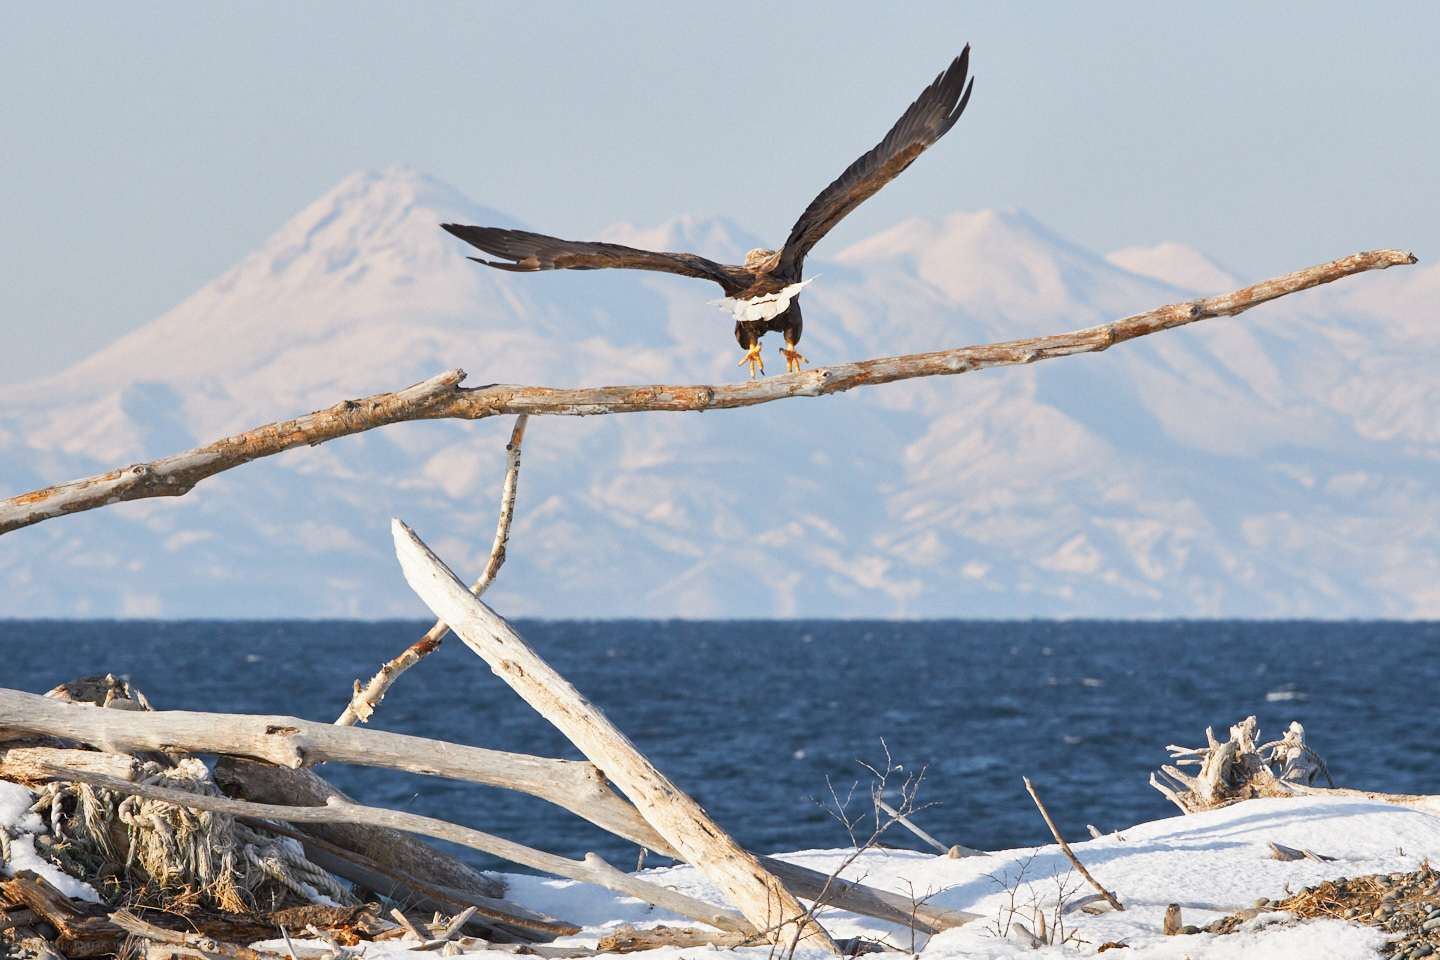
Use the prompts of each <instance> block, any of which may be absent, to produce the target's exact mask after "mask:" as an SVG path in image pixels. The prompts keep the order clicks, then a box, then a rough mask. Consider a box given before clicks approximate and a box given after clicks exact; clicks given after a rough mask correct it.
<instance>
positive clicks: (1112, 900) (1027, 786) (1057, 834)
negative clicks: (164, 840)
mask: <svg viewBox="0 0 1440 960" xmlns="http://www.w3.org/2000/svg"><path fill="white" fill-rule="evenodd" d="M1022 779H1023V780H1024V781H1025V789H1026V790H1029V791H1030V798H1031V799H1032V800H1034V801H1035V806H1037V807H1039V808H1040V816H1042V817H1044V818H1045V825H1046V826H1048V827H1049V828H1050V832H1051V833H1052V834H1054V835H1055V842H1056V843H1058V844H1060V849H1061V850H1062V851H1064V853H1065V856H1066V857H1068V858H1069V860H1070V862H1071V863H1072V864H1074V865H1075V869H1076V870H1079V871H1080V876H1082V877H1084V878H1085V879H1086V880H1087V881H1089V883H1090V886H1092V887H1094V888H1095V889H1096V890H1097V891H1098V892H1099V893H1100V895H1101V896H1102V897H1104V898H1105V899H1106V900H1108V901H1109V902H1110V906H1112V907H1114V908H1115V909H1116V910H1124V909H1125V908H1124V907H1123V906H1121V904H1120V901H1119V900H1117V899H1116V898H1115V894H1113V893H1111V892H1110V891H1109V890H1106V889H1105V888H1104V887H1102V886H1100V881H1099V880H1096V879H1095V878H1094V877H1092V876H1090V871H1089V870H1086V869H1085V864H1083V863H1081V862H1080V859H1079V858H1078V857H1076V856H1075V853H1074V851H1072V850H1071V849H1070V844H1068V843H1066V842H1065V838H1064V837H1062V836H1060V828H1059V827H1057V826H1055V821H1054V820H1051V819H1050V811H1049V810H1046V809H1045V804H1043V803H1041V802H1040V794H1038V793H1036V792H1035V784H1033V783H1031V782H1030V778H1029V777H1023V778H1022Z"/></svg>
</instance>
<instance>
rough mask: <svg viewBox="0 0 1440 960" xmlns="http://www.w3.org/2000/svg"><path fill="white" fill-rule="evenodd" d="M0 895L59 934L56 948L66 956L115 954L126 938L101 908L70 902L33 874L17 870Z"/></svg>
mask: <svg viewBox="0 0 1440 960" xmlns="http://www.w3.org/2000/svg"><path fill="white" fill-rule="evenodd" d="M0 892H3V893H4V895H5V898H6V899H7V900H10V901H11V902H12V903H23V904H25V905H26V906H27V907H29V908H30V909H31V910H32V911H34V912H35V913H36V914H39V915H40V916H42V917H44V918H45V919H46V920H47V921H49V923H50V925H51V926H53V927H54V928H55V930H56V931H57V933H58V936H57V937H56V939H55V947H56V949H58V950H59V951H60V952H61V954H62V955H63V956H65V957H98V956H102V955H104V954H107V953H114V952H115V948H116V947H117V946H118V945H119V942H120V940H121V939H122V938H123V937H124V935H125V934H124V931H122V930H120V929H119V928H117V927H116V926H115V925H114V924H112V923H110V921H109V920H107V919H105V913H104V910H103V908H101V907H99V906H98V905H96V904H90V903H85V902H84V901H80V900H71V899H70V898H69V897H67V896H66V895H65V894H64V893H61V892H60V891H59V890H57V889H56V888H55V887H54V886H53V885H52V884H51V883H50V881H48V880H46V879H45V878H44V877H42V876H40V875H39V874H38V873H34V872H33V871H30V870H18V871H16V873H15V877H14V878H13V879H11V880H5V881H3V882H0Z"/></svg>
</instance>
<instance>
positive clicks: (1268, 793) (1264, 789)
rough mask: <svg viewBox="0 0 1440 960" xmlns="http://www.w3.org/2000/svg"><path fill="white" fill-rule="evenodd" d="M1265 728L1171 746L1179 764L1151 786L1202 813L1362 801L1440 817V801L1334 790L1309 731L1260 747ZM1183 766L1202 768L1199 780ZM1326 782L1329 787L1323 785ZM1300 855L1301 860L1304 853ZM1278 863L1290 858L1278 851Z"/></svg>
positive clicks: (1241, 728)
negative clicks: (1312, 800)
mask: <svg viewBox="0 0 1440 960" xmlns="http://www.w3.org/2000/svg"><path fill="white" fill-rule="evenodd" d="M1259 738H1260V728H1259V725H1258V724H1257V723H1256V721H1255V718H1254V717H1246V718H1245V719H1244V720H1242V721H1240V722H1239V723H1237V724H1235V726H1233V727H1231V728H1230V739H1228V740H1226V741H1224V742H1223V743H1222V742H1220V741H1218V740H1216V739H1215V732H1214V730H1213V728H1210V727H1206V728H1205V739H1206V741H1207V742H1208V743H1207V745H1206V746H1204V747H1178V746H1175V745H1174V744H1171V745H1170V746H1168V747H1166V749H1167V750H1169V751H1170V758H1171V759H1172V760H1173V761H1174V763H1168V764H1165V765H1164V766H1162V767H1161V768H1160V770H1159V771H1158V772H1155V773H1151V774H1150V785H1151V786H1152V787H1154V788H1155V789H1156V790H1159V791H1160V792H1161V793H1163V794H1164V795H1165V796H1166V797H1167V798H1168V799H1169V800H1170V802H1172V803H1174V804H1175V805H1176V806H1177V807H1179V808H1180V809H1181V811H1183V812H1184V813H1199V812H1201V811H1204V810H1214V809H1217V808H1219V807H1225V806H1229V805H1230V804H1232V803H1238V802H1240V801H1241V800H1251V799H1255V798H1257V797H1315V796H1325V797H1360V798H1363V799H1366V800H1383V801H1385V802H1387V803H1394V804H1398V805H1400V806H1406V807H1413V808H1415V809H1417V810H1425V811H1427V812H1429V813H1435V814H1440V797H1437V796H1425V795H1410V794H1395V793H1373V792H1371V791H1368V790H1348V789H1345V788H1343V787H1337V786H1335V782H1334V781H1333V780H1332V779H1331V778H1330V771H1329V769H1328V768H1327V767H1326V766H1325V761H1324V759H1323V758H1321V756H1320V754H1318V753H1316V752H1315V751H1314V750H1313V749H1311V748H1310V746H1309V745H1308V744H1306V743H1305V728H1304V727H1302V726H1301V725H1300V724H1299V723H1298V722H1292V723H1291V724H1290V727H1289V729H1288V730H1286V732H1285V736H1283V737H1281V738H1280V739H1279V740H1273V741H1271V742H1269V743H1261V744H1259V745H1257V744H1256V742H1255V741H1256V740H1258V739H1259ZM1177 764H1178V765H1187V766H1198V767H1199V768H1200V770H1199V772H1198V773H1196V774H1195V775H1194V776H1190V775H1189V774H1186V773H1183V772H1181V771H1180V769H1179V767H1178V766H1177ZM1321 779H1324V781H1325V783H1326V786H1323V787H1322V786H1319V781H1320V780H1321ZM1303 853H1304V852H1303V851H1300V852H1297V854H1296V855H1297V856H1300V855H1303ZM1276 856H1277V858H1278V859H1282V860H1283V859H1287V857H1286V855H1285V854H1284V853H1283V852H1282V851H1276Z"/></svg>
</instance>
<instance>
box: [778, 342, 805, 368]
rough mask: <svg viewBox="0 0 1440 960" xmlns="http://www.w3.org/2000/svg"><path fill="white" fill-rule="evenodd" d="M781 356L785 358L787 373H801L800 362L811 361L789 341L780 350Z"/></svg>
mask: <svg viewBox="0 0 1440 960" xmlns="http://www.w3.org/2000/svg"><path fill="white" fill-rule="evenodd" d="M780 356H782V357H784V358H785V372H786V373H799V372H800V364H802V363H809V362H810V361H809V360H808V359H806V358H805V357H802V356H800V351H799V350H796V349H795V347H794V346H792V345H791V344H788V343H787V344H785V346H784V347H783V348H782V349H781V350H780Z"/></svg>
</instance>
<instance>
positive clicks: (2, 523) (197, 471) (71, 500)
mask: <svg viewBox="0 0 1440 960" xmlns="http://www.w3.org/2000/svg"><path fill="white" fill-rule="evenodd" d="M1415 262H1416V260H1415V257H1414V255H1412V254H1410V253H1407V252H1405V251H1403V250H1375V251H1371V252H1369V253H1357V254H1355V255H1353V256H1349V257H1342V258H1341V259H1339V260H1333V261H1331V262H1330V263H1324V264H1320V265H1319V266H1315V267H1310V268H1309V269H1306V270H1299V271H1296V272H1295V273H1289V274H1286V275H1285V276H1283V277H1276V278H1274V279H1273V280H1266V281H1265V282H1263V283H1257V284H1255V285H1254V286H1250V287H1246V288H1245V289H1243V290H1237V291H1236V292H1234V293H1231V294H1227V295H1225V296H1220V297H1207V298H1205V299H1202V300H1192V301H1189V302H1187V303H1176V304H1171V305H1169V306H1164V307H1159V308H1157V309H1155V310H1149V311H1147V312H1145V313H1139V314H1136V315H1134V316H1132V317H1126V318H1124V319H1122V320H1115V321H1112V322H1110V323H1105V324H1101V325H1100V326H1097V327H1088V328H1086V329H1084V330H1076V331H1074V332H1073V333H1062V334H1058V335H1055V336H1049V337H1033V338H1029V339H1025V340H1011V341H1009V342H1006V343H992V344H987V345H985V346H975V347H961V348H960V349H958V350H942V351H938V352H936V353H917V354H912V355H910V356H906V357H893V358H887V359H881V360H865V361H862V362H860V363H842V364H837V365H835V366H830V367H818V368H816V369H814V370H807V371H804V372H802V373H788V374H784V375H781V376H775V377H768V378H766V379H764V380H757V381H749V382H742V383H727V384H719V385H713V386H668V385H662V384H654V385H649V386H631V387H597V388H594V389H582V390H554V389H550V388H546V387H524V386H515V385H512V384H492V385H490V386H485V387H479V388H477V389H474V390H461V389H459V384H460V381H461V380H463V379H464V378H465V373H464V371H461V370H448V371H446V372H445V373H442V374H440V375H439V376H436V377H433V378H431V379H429V380H426V381H424V382H423V383H417V384H415V385H414V386H411V387H407V388H406V389H404V390H400V391H398V392H396V393H382V394H378V395H376V396H373V397H367V398H365V399H363V400H346V401H344V402H342V403H338V404H336V405H335V406H333V407H330V408H329V409H327V410H319V411H316V412H315V413H311V414H308V415H307V416H303V417H297V418H296V419H294V420H285V421H283V422H280V423H271V424H267V425H265V426H263V427H259V428H257V429H254V430H251V431H249V432H247V433H242V434H240V435H238V436H234V437H226V438H225V439H223V440H218V441H216V442H215V443H212V444H209V445H208V446H204V447H197V448H195V449H193V450H187V451H186V452H184V453H178V454H175V455H174V456H169V457H165V458H163V459H160V460H155V461H151V462H150V463H139V464H134V465H132V466H129V467H122V468H120V469H118V470H112V471H110V472H109V473H106V474H101V475H100V476H95V477H87V478H85V479H83V480H73V481H71V482H69V483H63V484H60V485H59V486H54V487H46V488H45V489H43V490H35V491H33V492H31V493H26V494H21V495H20V496H17V497H11V498H10V499H8V500H0V534H3V533H7V532H9V531H11V530H18V529H20V528H21V527H26V526H29V525H31V524H34V523H40V522H41V521H43V520H48V519H50V518H52V517H59V516H64V515H66V514H70V513H79V512H81V511H84V510H93V509H95V508H96V507H103V506H106V505H108V504H111V503H119V502H121V501H124V500H139V499H143V498H146V497H178V496H183V495H184V494H186V493H188V492H189V491H190V490H191V489H192V488H193V487H194V486H195V484H197V483H199V482H200V481H201V480H203V479H205V478H206V477H211V476H214V475H215V474H217V473H220V472H222V471H224V470H229V469H231V468H232V467H237V466H240V465H241V464H243V463H249V462H250V461H251V460H256V459H259V458H260V457H268V456H272V455H274V454H277V453H280V452H281V451H284V450H288V449H290V448H291V447H297V446H312V447H313V446H316V445H317V444H321V443H324V442H326V441H327V440H334V439H335V438H337V437H344V436H349V435H350V434H354V433H360V432H362V431H365V430H373V429H375V428H377V427H383V426H386V425H388V424H392V423H400V422H402V421H405V420H434V419H441V418H458V419H463V420H479V419H482V418H484V417H494V416H500V415H503V414H521V413H529V414H548V415H559V416H596V415H599V414H609V413H636V412H640V411H652V410H657V411H658V410H668V411H685V410H692V411H698V410H721V409H726V408H731V407H746V406H752V405H754V404H759V403H769V402H770V401H772V400H781V399H784V398H787V397H818V396H823V395H825V394H830V393H839V392H841V391H845V390H853V389H855V388H856V387H864V386H871V385H874V384H880V383H890V382H892V381H895V380H908V379H912V378H915V377H933V376H944V375H947V374H956V373H966V372H968V371H971V370H980V369H983V368H985V367H998V366H1009V365H1014V364H1024V363H1034V362H1035V361H1037V360H1047V359H1049V358H1051V357H1064V356H1069V355H1070V354H1075V353H1093V352H1096V351H1099V350H1105V349H1108V348H1109V347H1112V346H1114V345H1115V344H1117V343H1121V342H1123V341H1125V340H1132V339H1134V338H1136V337H1143V336H1145V335H1147V334H1151V333H1155V332H1157V331H1160V330H1168V329H1170V328H1171V327H1178V326H1183V325H1184V324H1187V323H1194V322H1195V321H1197V320H1205V319H1208V318H1210V317H1227V316H1234V315H1235V314H1238V313H1242V312H1244V311H1246V310H1249V309H1250V308H1251V307H1254V306H1257V305H1259V304H1262V303H1265V302H1266V301H1269V300H1274V299H1276V298H1278V297H1283V296H1285V295H1287V294H1291V293H1295V292H1297V291H1299V290H1307V289H1309V288H1311V287H1315V286H1319V285H1320V284H1322V283H1330V282H1332V281H1334V280H1338V279H1340V278H1341V277H1347V276H1351V275H1353V274H1356V273H1362V272H1364V271H1367V270H1383V269H1384V268H1386V267H1393V266H1397V265H1400V264H1410V263H1415Z"/></svg>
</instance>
